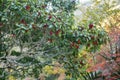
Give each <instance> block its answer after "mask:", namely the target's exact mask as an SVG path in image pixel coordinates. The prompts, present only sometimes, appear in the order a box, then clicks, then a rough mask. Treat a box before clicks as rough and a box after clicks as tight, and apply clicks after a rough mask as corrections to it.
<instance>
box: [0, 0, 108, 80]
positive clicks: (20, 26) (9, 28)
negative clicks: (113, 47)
mask: <svg viewBox="0 0 120 80" xmlns="http://www.w3.org/2000/svg"><path fill="white" fill-rule="evenodd" d="M76 3H77V2H76V1H75V0H28V1H26V0H24V1H21V0H18V1H17V0H13V1H12V0H1V2H0V79H1V80H6V79H9V78H11V77H9V76H14V77H13V78H20V79H23V78H25V77H27V76H31V77H35V78H39V75H40V74H41V73H43V71H45V70H44V69H46V68H50V69H53V68H54V64H55V63H56V62H58V64H62V66H61V67H62V68H61V67H60V69H59V70H60V72H61V73H62V72H64V73H65V75H71V78H72V79H75V80H76V79H78V78H79V77H80V76H81V75H80V74H84V73H83V72H84V71H85V70H84V71H82V70H81V67H83V65H85V64H86V61H85V59H84V58H81V57H80V56H79V55H80V52H81V50H82V49H83V48H85V49H86V50H87V51H89V52H95V51H96V50H98V49H99V48H100V46H101V45H102V44H103V43H106V40H107V37H106V36H107V35H106V32H105V31H104V30H103V29H100V28H98V27H96V26H97V23H95V22H94V21H93V20H89V21H87V22H86V23H82V24H81V25H76V24H75V22H74V14H73V12H74V10H75V9H76ZM46 65H47V67H46ZM64 69H65V70H66V71H64ZM53 70H54V69H53ZM54 74H55V76H56V75H57V72H56V73H54ZM46 77H47V76H46Z"/></svg>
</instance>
